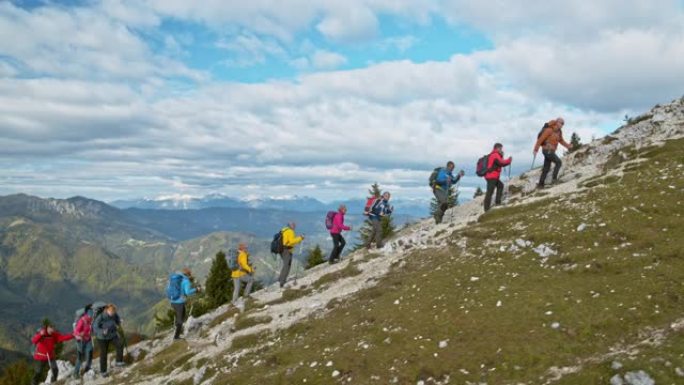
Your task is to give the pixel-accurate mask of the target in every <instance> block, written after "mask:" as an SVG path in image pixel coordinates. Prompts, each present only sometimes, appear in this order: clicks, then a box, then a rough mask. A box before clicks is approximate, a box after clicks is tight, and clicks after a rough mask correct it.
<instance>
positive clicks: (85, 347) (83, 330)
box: [73, 305, 93, 379]
mask: <svg viewBox="0 0 684 385" xmlns="http://www.w3.org/2000/svg"><path fill="white" fill-rule="evenodd" d="M92 330H93V310H92V305H86V307H85V308H84V309H83V314H82V315H81V316H80V317H79V318H78V321H76V327H75V328H74V339H76V364H75V365H74V373H73V377H74V378H76V379H78V378H80V377H81V364H82V363H83V361H85V368H84V369H83V373H85V372H87V371H89V370H90V366H91V365H92V363H93V339H92V336H91V333H92Z"/></svg>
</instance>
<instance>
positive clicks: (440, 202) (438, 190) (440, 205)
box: [432, 161, 465, 224]
mask: <svg viewBox="0 0 684 385" xmlns="http://www.w3.org/2000/svg"><path fill="white" fill-rule="evenodd" d="M454 167H455V164H454V162H452V161H448V162H447V165H446V167H443V168H441V169H440V170H439V173H438V174H437V178H436V179H435V184H434V186H432V193H433V194H434V195H435V199H437V211H436V212H435V223H437V224H440V223H442V218H443V217H444V212H445V211H447V209H448V208H449V189H450V188H451V187H452V186H455V185H456V183H458V181H459V180H461V177H462V176H463V175H465V172H464V171H463V170H461V171H459V172H458V174H456V176H454V174H453V171H454Z"/></svg>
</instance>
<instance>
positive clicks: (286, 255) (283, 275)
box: [278, 248, 292, 287]
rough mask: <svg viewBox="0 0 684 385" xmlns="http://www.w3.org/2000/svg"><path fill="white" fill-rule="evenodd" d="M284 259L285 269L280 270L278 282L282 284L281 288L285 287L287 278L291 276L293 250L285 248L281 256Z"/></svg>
mask: <svg viewBox="0 0 684 385" xmlns="http://www.w3.org/2000/svg"><path fill="white" fill-rule="evenodd" d="M281 258H282V259H283V268H282V269H280V277H278V282H280V287H283V286H284V285H285V282H286V281H287V276H288V275H289V274H290V266H291V265H292V250H290V249H288V248H285V249H283V253H282V254H281Z"/></svg>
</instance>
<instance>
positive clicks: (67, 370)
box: [45, 360, 74, 384]
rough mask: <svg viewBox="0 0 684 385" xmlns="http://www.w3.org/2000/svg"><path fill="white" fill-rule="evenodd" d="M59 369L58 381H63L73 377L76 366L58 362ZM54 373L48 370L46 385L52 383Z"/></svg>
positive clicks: (67, 362) (66, 362)
mask: <svg viewBox="0 0 684 385" xmlns="http://www.w3.org/2000/svg"><path fill="white" fill-rule="evenodd" d="M57 369H58V370H59V373H58V374H57V381H59V380H62V379H64V378H67V377H69V376H71V374H73V372H74V365H71V362H69V361H62V360H57ZM51 380H52V372H50V371H49V370H48V374H47V378H46V379H45V383H46V384H51V383H52V381H51Z"/></svg>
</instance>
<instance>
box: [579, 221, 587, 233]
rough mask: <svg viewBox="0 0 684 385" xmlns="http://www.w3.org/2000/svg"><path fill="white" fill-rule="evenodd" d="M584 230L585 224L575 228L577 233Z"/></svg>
mask: <svg viewBox="0 0 684 385" xmlns="http://www.w3.org/2000/svg"><path fill="white" fill-rule="evenodd" d="M586 228H587V224H586V223H582V224H580V225H579V226H577V232H580V231H584V229H586Z"/></svg>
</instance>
